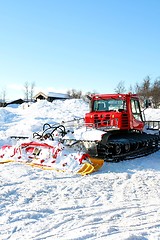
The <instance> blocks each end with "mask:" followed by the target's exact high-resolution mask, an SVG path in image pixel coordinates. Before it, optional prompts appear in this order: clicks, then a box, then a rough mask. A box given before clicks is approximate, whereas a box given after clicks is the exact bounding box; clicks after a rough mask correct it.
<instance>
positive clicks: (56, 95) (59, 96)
mask: <svg viewBox="0 0 160 240" xmlns="http://www.w3.org/2000/svg"><path fill="white" fill-rule="evenodd" d="M69 98H70V96H69V95H68V94H65V93H55V92H49V93H48V94H45V93H43V92H39V93H37V94H36V95H35V96H34V97H33V99H34V100H35V101H37V100H47V101H49V102H52V101H53V100H56V99H69Z"/></svg>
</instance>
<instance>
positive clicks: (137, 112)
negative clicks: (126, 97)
mask: <svg viewBox="0 0 160 240" xmlns="http://www.w3.org/2000/svg"><path fill="white" fill-rule="evenodd" d="M131 108H132V113H133V116H134V118H135V119H137V120H139V121H142V118H141V111H140V106H139V102H138V101H137V100H134V99H131Z"/></svg>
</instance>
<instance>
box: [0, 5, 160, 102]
mask: <svg viewBox="0 0 160 240" xmlns="http://www.w3.org/2000/svg"><path fill="white" fill-rule="evenodd" d="M147 75H149V76H150V77H151V79H152V80H153V81H154V80H155V78H157V77H159V76H160V1H159V0H5V1H4V0H0V83H1V84H0V86H1V91H3V90H4V89H5V91H6V98H17V97H18V98H19V97H23V96H24V93H23V88H24V84H25V82H28V83H29V84H31V83H33V82H34V83H35V86H36V87H35V91H36V92H35V94H36V93H37V91H43V92H47V91H55V92H66V91H67V90H69V89H76V90H81V91H83V92H87V91H97V92H99V93H113V92H114V90H115V88H116V86H117V85H118V83H119V82H120V81H123V82H124V84H125V87H126V89H128V90H129V87H130V85H132V87H134V86H135V84H136V83H141V82H142V81H143V79H144V78H145V77H146V76H147Z"/></svg>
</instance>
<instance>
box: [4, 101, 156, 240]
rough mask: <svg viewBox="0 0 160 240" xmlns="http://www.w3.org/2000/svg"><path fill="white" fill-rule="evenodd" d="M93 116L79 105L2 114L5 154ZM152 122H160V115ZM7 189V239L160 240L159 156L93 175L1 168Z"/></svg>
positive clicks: (43, 105)
mask: <svg viewBox="0 0 160 240" xmlns="http://www.w3.org/2000/svg"><path fill="white" fill-rule="evenodd" d="M87 111H88V105H87V104H86V103H84V102H83V101H82V100H74V99H73V100H66V101H54V102H53V103H49V102H46V101H40V102H37V103H35V104H32V105H31V106H30V107H26V106H25V105H21V106H19V107H17V106H15V107H6V108H0V147H1V146H3V145H4V144H8V143H10V141H11V140H10V139H9V136H11V135H25V136H32V133H33V132H37V131H40V130H41V129H42V126H43V124H44V123H50V124H53V123H55V122H61V121H62V120H64V121H67V120H71V119H73V118H75V117H83V116H84V114H85V112H87ZM145 115H146V118H147V119H151V120H152V119H153V120H160V110H154V109H147V110H146V111H145ZM12 141H14V140H12ZM0 185H1V187H0V239H2V240H7V239H8V240H45V239H46V240H58V239H61V240H67V239H68V240H84V239H92V240H93V239H107V240H119V239H120V240H147V239H148V240H158V239H160V152H156V153H154V154H152V155H150V156H147V157H143V158H139V159H135V160H130V161H124V162H119V163H105V164H104V166H103V167H102V168H101V169H100V170H99V171H98V172H95V173H92V174H91V175H87V176H81V175H76V174H72V173H60V172H55V171H49V170H48V171H47V170H41V169H38V168H32V167H31V166H27V165H23V164H20V163H6V164H1V165H0Z"/></svg>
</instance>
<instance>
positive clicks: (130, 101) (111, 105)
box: [85, 93, 144, 131]
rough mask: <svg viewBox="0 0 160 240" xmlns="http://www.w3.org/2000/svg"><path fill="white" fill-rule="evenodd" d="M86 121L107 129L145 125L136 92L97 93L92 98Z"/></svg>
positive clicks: (132, 127)
mask: <svg viewBox="0 0 160 240" xmlns="http://www.w3.org/2000/svg"><path fill="white" fill-rule="evenodd" d="M85 123H86V125H88V126H91V127H92V126H94V127H95V128H103V129H106V130H109V129H112V130H113V129H115V130H138V131H142V130H143V127H144V123H143V119H142V114H141V109H140V103H139V98H138V96H137V95H136V94H131V93H129V94H96V95H93V96H91V98H90V112H89V113H87V114H86V115H85Z"/></svg>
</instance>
